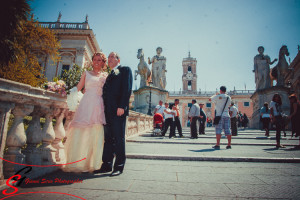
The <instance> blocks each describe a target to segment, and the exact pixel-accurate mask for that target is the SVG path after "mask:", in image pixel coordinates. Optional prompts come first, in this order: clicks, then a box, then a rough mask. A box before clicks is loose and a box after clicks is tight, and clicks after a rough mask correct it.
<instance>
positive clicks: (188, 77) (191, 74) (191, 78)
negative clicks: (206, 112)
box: [182, 52, 197, 94]
mask: <svg viewBox="0 0 300 200" xmlns="http://www.w3.org/2000/svg"><path fill="white" fill-rule="evenodd" d="M196 66H197V60H196V58H192V57H191V54H190V52H189V57H187V58H184V59H183V61H182V69H183V75H182V85H183V87H182V88H183V89H182V93H183V94H193V93H196V92H197V73H196Z"/></svg>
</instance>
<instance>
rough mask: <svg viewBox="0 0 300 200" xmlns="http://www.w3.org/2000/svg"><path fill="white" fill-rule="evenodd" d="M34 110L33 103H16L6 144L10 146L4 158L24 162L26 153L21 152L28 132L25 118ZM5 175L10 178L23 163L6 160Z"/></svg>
mask: <svg viewBox="0 0 300 200" xmlns="http://www.w3.org/2000/svg"><path fill="white" fill-rule="evenodd" d="M32 111H33V105H25V104H16V106H15V108H14V109H13V111H12V113H13V115H14V122H13V124H12V127H11V128H10V130H9V131H8V133H7V138H6V146H7V147H8V151H7V153H6V154H5V155H4V159H6V160H9V161H12V162H15V163H20V164H24V163H25V155H24V154H22V153H21V148H22V147H23V146H24V145H25V144H26V134H25V130H24V124H23V119H24V117H25V116H26V115H28V114H30V113H31V112H32ZM3 164H4V169H5V170H4V176H5V178H9V177H11V176H12V175H14V174H15V172H17V171H18V170H20V169H22V168H23V167H24V166H23V165H18V164H13V163H10V162H4V163H3Z"/></svg>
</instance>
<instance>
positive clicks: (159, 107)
mask: <svg viewBox="0 0 300 200" xmlns="http://www.w3.org/2000/svg"><path fill="white" fill-rule="evenodd" d="M164 110H165V106H164V105H163V102H162V100H160V101H159V103H158V105H157V106H156V107H155V110H154V114H156V113H160V114H162V116H164Z"/></svg>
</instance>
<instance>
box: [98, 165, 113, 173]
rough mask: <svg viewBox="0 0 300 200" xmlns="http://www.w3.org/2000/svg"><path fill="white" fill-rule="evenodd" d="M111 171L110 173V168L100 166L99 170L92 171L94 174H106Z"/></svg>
mask: <svg viewBox="0 0 300 200" xmlns="http://www.w3.org/2000/svg"><path fill="white" fill-rule="evenodd" d="M111 171H112V167H105V166H103V165H102V167H101V168H100V169H97V170H95V171H94V174H98V173H107V172H111Z"/></svg>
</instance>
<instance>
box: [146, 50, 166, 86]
mask: <svg viewBox="0 0 300 200" xmlns="http://www.w3.org/2000/svg"><path fill="white" fill-rule="evenodd" d="M161 52H162V48H161V47H157V48H156V53H157V55H156V56H153V58H152V59H151V60H150V58H148V63H149V65H150V64H152V82H153V86H155V87H158V88H159V89H163V90H164V89H165V88H166V84H167V82H166V72H167V70H166V61H167V59H166V58H165V57H164V56H161V55H160V54H161Z"/></svg>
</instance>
